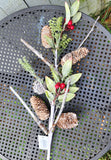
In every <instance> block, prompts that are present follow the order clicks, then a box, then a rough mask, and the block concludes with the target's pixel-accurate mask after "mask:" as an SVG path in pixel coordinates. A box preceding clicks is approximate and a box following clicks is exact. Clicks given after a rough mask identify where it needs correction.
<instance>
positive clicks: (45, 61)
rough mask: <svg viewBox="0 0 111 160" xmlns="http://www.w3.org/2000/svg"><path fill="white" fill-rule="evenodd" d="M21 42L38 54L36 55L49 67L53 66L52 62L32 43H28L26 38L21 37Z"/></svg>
mask: <svg viewBox="0 0 111 160" xmlns="http://www.w3.org/2000/svg"><path fill="white" fill-rule="evenodd" d="M21 42H22V43H23V44H24V45H25V46H26V47H27V48H29V49H30V50H31V51H32V52H33V53H35V54H36V56H38V57H39V58H40V59H41V60H42V61H43V62H44V63H45V64H46V65H48V66H49V67H50V66H51V64H50V63H49V62H48V61H47V60H46V59H45V58H44V57H43V56H42V54H41V53H39V52H38V51H37V50H36V49H35V48H33V47H32V46H31V45H30V44H28V43H27V42H26V41H25V40H23V39H21Z"/></svg>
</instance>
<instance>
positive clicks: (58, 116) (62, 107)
mask: <svg viewBox="0 0 111 160" xmlns="http://www.w3.org/2000/svg"><path fill="white" fill-rule="evenodd" d="M69 85H70V79H69V80H68V82H67V87H66V91H65V94H64V98H63V101H62V105H61V108H60V111H59V113H58V115H57V118H56V120H55V122H54V126H56V124H57V122H58V120H59V118H60V116H61V114H62V111H63V109H64V105H65V101H66V97H67V93H68V89H69Z"/></svg>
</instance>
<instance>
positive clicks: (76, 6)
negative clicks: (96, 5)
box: [70, 0, 80, 17]
mask: <svg viewBox="0 0 111 160" xmlns="http://www.w3.org/2000/svg"><path fill="white" fill-rule="evenodd" d="M79 5H80V2H79V0H76V1H75V2H74V3H73V4H72V6H71V9H70V11H71V17H73V16H74V15H75V14H76V13H77V11H78V10H79Z"/></svg>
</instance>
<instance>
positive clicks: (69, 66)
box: [62, 59, 72, 79]
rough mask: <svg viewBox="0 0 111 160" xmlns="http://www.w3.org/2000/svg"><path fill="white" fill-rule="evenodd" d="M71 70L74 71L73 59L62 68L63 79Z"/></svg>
mask: <svg viewBox="0 0 111 160" xmlns="http://www.w3.org/2000/svg"><path fill="white" fill-rule="evenodd" d="M71 69H72V59H69V60H67V61H66V62H65V63H64V65H63V66H62V75H63V79H64V78H65V77H67V76H68V75H69V74H70V72H71Z"/></svg>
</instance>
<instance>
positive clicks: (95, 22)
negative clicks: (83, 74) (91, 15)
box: [77, 16, 100, 49]
mask: <svg viewBox="0 0 111 160" xmlns="http://www.w3.org/2000/svg"><path fill="white" fill-rule="evenodd" d="M99 18H100V16H98V17H97V19H96V20H95V22H94V24H93V26H92V28H91V30H90V31H89V33H88V34H87V36H86V37H85V38H84V40H83V41H82V42H81V43H80V45H79V47H78V48H77V49H79V48H80V47H81V46H82V45H83V43H84V42H85V41H86V40H87V38H88V37H89V36H90V34H91V33H92V32H93V30H94V27H95V25H96V23H97V21H98V20H99Z"/></svg>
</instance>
